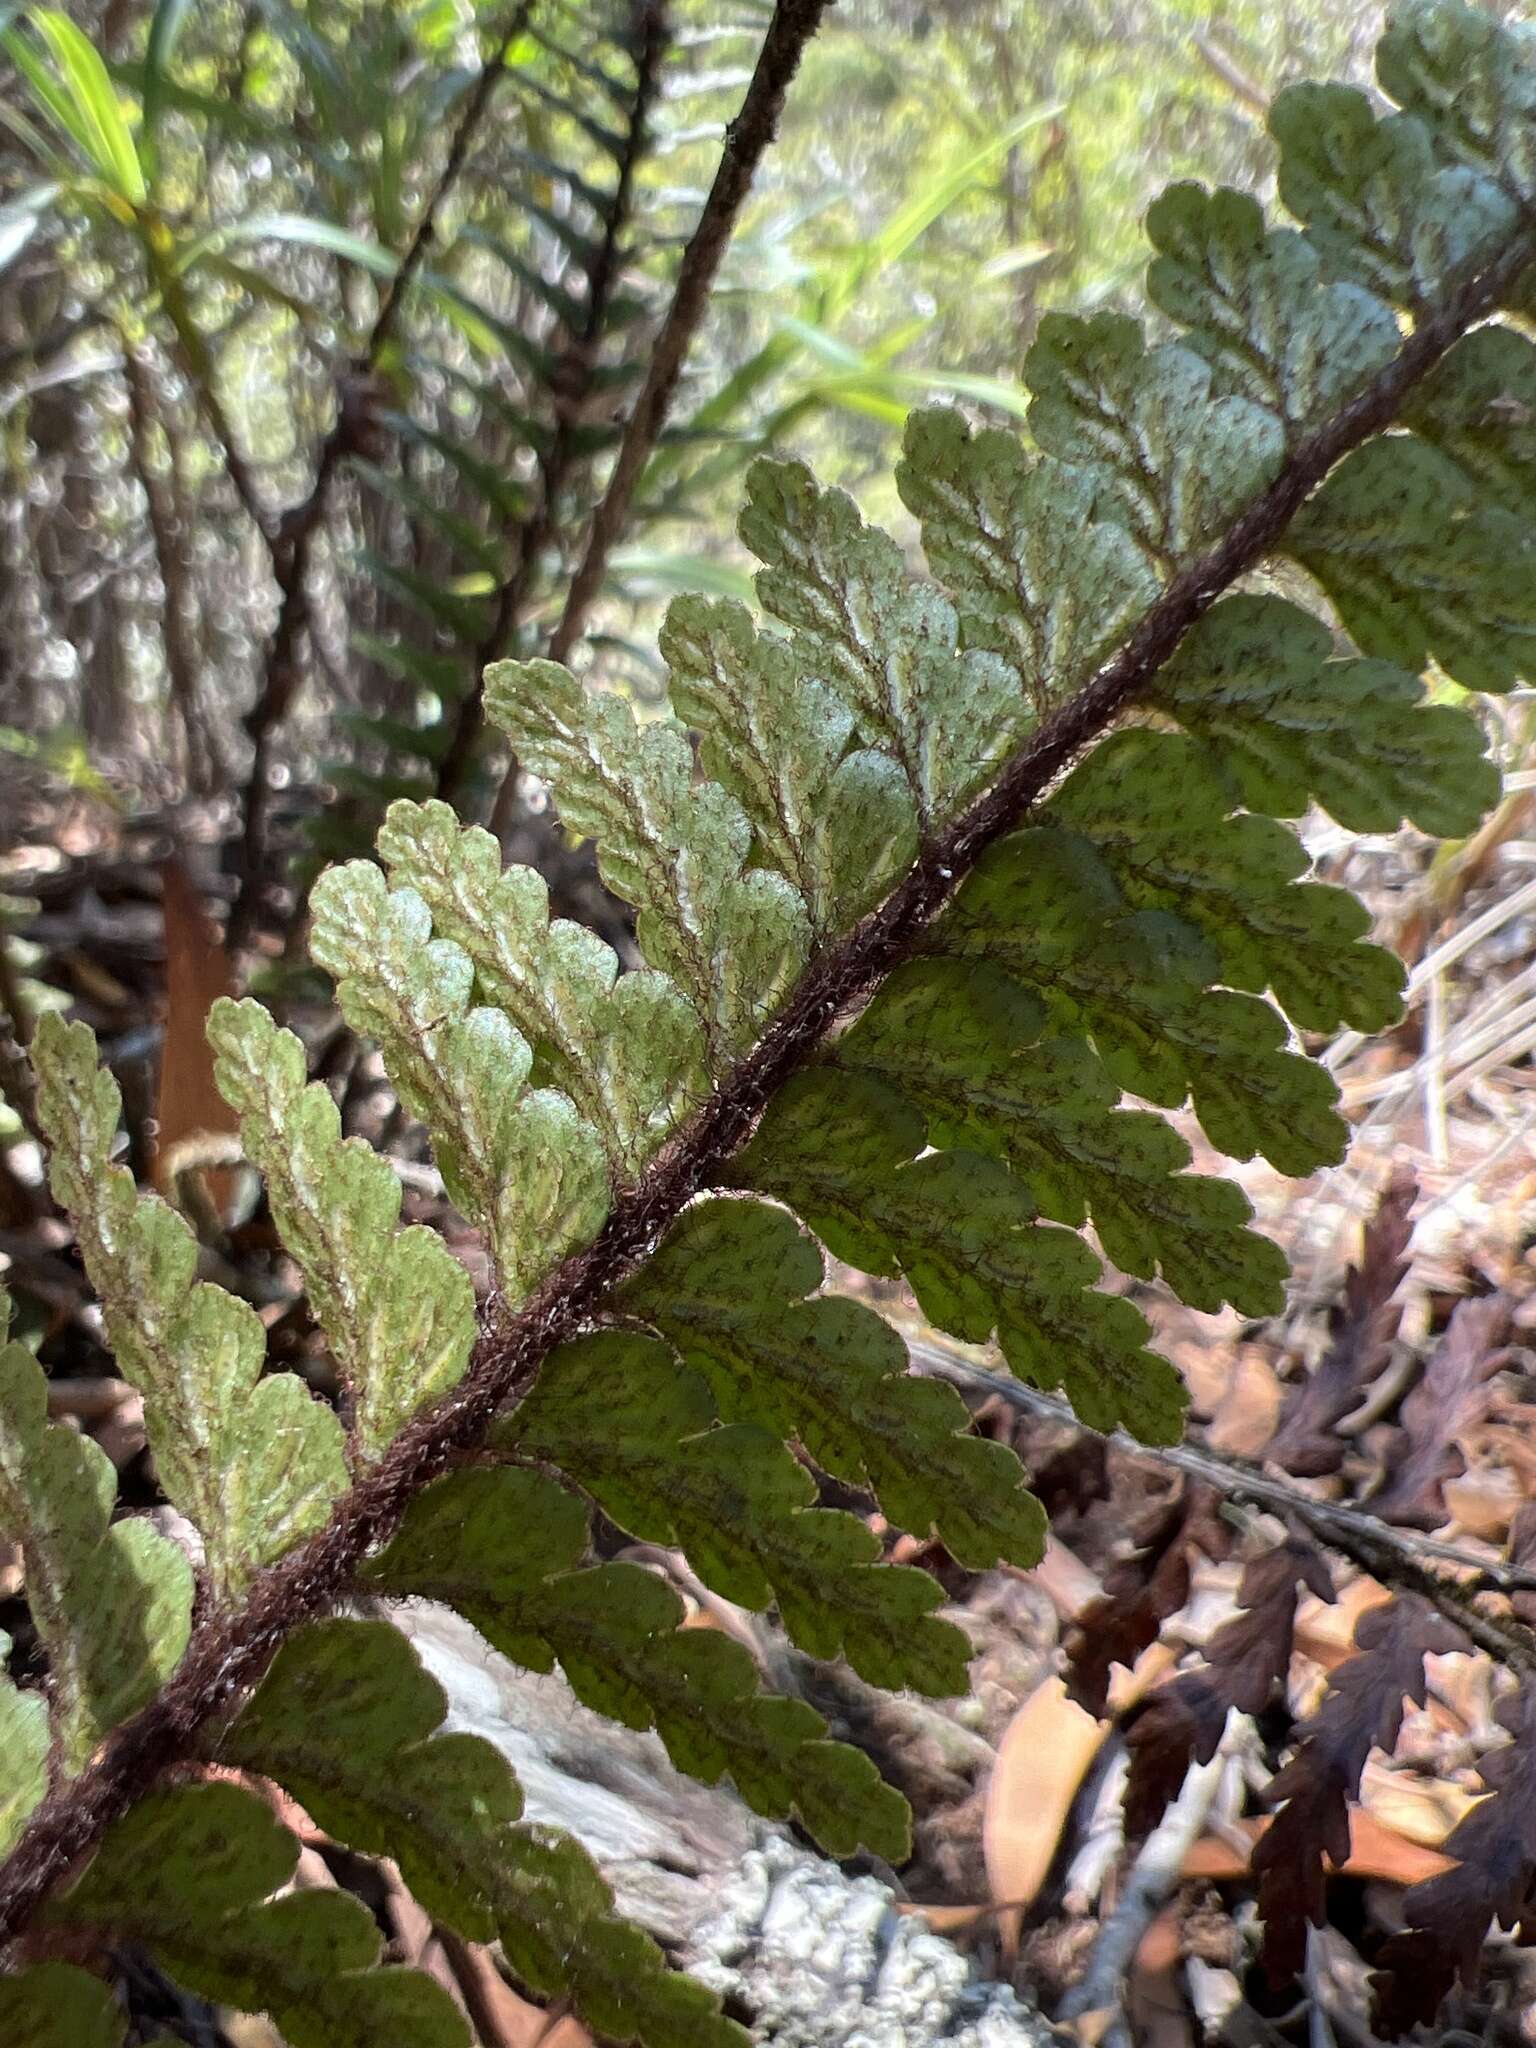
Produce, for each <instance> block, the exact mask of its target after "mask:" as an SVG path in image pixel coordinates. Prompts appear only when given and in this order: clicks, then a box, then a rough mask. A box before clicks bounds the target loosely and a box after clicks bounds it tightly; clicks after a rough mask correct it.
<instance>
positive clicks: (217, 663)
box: [0, 0, 1378, 953]
mask: <svg viewBox="0 0 1536 2048" xmlns="http://www.w3.org/2000/svg"><path fill="white" fill-rule="evenodd" d="M768 14H769V9H768V8H767V6H766V5H764V4H763V0H595V4H591V5H577V4H567V0H533V4H532V5H531V6H530V5H526V4H524V5H502V6H499V7H498V6H496V5H492V4H488V0H484V4H480V5H478V6H477V5H476V4H475V0H158V5H144V4H139V0H106V5H105V6H104V7H98V6H95V5H93V4H90V0H82V4H80V5H77V6H76V7H75V8H74V9H73V11H72V12H69V13H66V12H62V11H55V10H50V9H43V8H31V9H6V8H4V7H0V24H3V28H0V138H3V140H0V152H3V153H0V851H3V842H4V841H5V840H6V839H7V838H9V839H11V840H12V841H14V839H15V838H16V837H17V836H19V835H21V834H24V833H27V832H29V831H33V830H35V827H36V811H37V806H38V805H40V804H48V803H57V802H58V801H59V798H60V793H61V792H73V793H75V794H76V795H77V796H78V797H79V800H80V802H81V803H82V804H84V805H87V806H89V805H96V806H101V805H104V804H105V805H108V806H115V807H116V809H117V811H118V813H119V814H121V815H133V816H142V815H143V814H144V813H146V812H153V813H156V814H161V815H169V816H172V817H176V818H181V819H183V820H185V819H187V818H190V817H193V816H194V815H195V817H196V819H197V821H198V823H197V829H198V832H199V834H200V835H201V837H202V838H203V839H204V840H205V841H207V842H208V843H210V844H213V845H215V846H217V847H218V848H219V849H220V851H219V854H218V858H217V861H216V862H215V866H216V868H217V869H218V870H219V871H220V873H221V874H222V877H223V881H222V883H221V882H220V881H219V880H218V879H215V881H214V883H213V885H212V886H213V887H214V891H215V893H218V892H219V890H220V888H221V887H222V889H223V893H224V894H225V897H226V900H227V901H235V902H236V909H235V922H236V927H237V929H236V933H235V936H236V938H237V940H240V941H244V942H249V941H251V940H252V939H253V937H254V938H259V939H262V940H264V942H265V945H266V950H267V951H268V952H269V953H273V952H276V951H280V950H281V948H282V946H283V944H284V943H285V942H286V941H289V940H291V937H292V934H293V932H294V931H295V930H296V929H297V928H298V926H299V924H300V923H301V912H302V904H303V893H304V883H305V878H306V875H307V874H308V873H309V872H311V871H312V870H313V868H314V867H315V865H316V864H317V863H318V862H319V861H320V860H321V859H323V858H325V857H330V856H333V855H335V854H337V853H340V852H345V851H352V850H355V849H358V848H361V847H362V846H363V845H365V844H366V842H367V839H368V837H369V835H370V834H371V830H372V826H373V824H374V822H375V821H376V818H377V815H378V812H379V809H380V807H381V806H382V804H383V803H384V802H386V801H387V800H388V798H389V797H391V796H392V795H395V794H399V793H411V794H417V795H420V794H425V793H428V792H430V791H432V790H434V789H435V790H438V791H440V792H442V793H444V794H447V795H449V796H451V797H453V798H454V799H455V800H456V801H457V802H458V803H459V804H460V806H461V807H462V808H465V809H467V810H469V811H470V812H473V813H475V814H477V815H480V816H482V817H485V816H491V815H493V814H494V816H495V818H496V821H497V823H498V824H499V825H500V826H501V827H502V828H503V836H504V837H507V836H508V834H509V832H510V831H511V830H512V828H513V826H514V825H515V822H516V808H517V806H516V801H515V799H516V797H517V793H518V791H517V784H516V781H515V778H514V779H513V781H512V782H510V783H504V780H503V778H504V773H505V767H506V764H505V763H503V762H501V761H499V760H498V759H497V758H496V757H495V754H494V751H493V750H492V751H490V752H487V750H486V746H485V743H484V742H483V740H482V738H481V735H480V732H479V725H478V717H477V713H476V708H475V697H474V680H475V677H476V676H477V675H478V672H479V669H480V667H481V666H482V665H483V663H484V661H485V660H486V659H488V658H490V657H491V656H494V655H498V654H504V653H509V652H513V651H522V652H528V653H531V652H536V651H539V649H540V647H541V645H542V644H543V642H544V641H545V640H546V639H547V636H548V632H549V629H550V627H551V624H552V622H553V620H554V618H555V616H556V615H557V614H558V611H559V609H560V605H561V602H562V597H563V593H564V588H565V583H566V581H567V579H568V576H569V573H570V570H571V567H572V564H573V562H574V560H575V559H576V558H577V556H578V555H579V553H580V550H581V546H582V542H583V538H584V534H585V531H586V526H587V521H588V517H589V514H590V511H591V508H592V506H593V504H594V501H595V499H596V497H597V496H598V494H599V493H600V491H601V489H602V485H603V481H604V477H605V474H606V471H607V469H608V466H609V464H610V462H611V458H612V453H613V450H614V447H615V444H616V440H617V436H618V433H619V426H620V423H621V422H622V420H623V417H624V415H625V412H626V409H627V407H628V405H629V403H630V401H631V400H632V398H633V395H634V392H635V390H636V388H637V385H638V382H639V380H640V378H641V377H642V376H643V374H644V371H645V367H646V364H647V361H648V358H649V351H650V346H651V342H652V340H653V337H654V335H655V333H656V331H657V328H658V326H659V323H660V321H661V319H662V317H663V315H664V311H665V308H666V305H667V302H668V297H669V292H670V288H671V284H672V281H673V279H674V277H675V274H676V270H677V265H678V261H679V256H680V252H681V250H682V248H683V247H684V245H685V243H686V240H687V237H688V235H689V233H690V231H691V229H692V226H693V223H694V221H695V219H696V217H697V214H698V211H699V208H700V205H701V203H702V200H703V195H704V192H705V190H706V189H707V187H708V185H709V182H710V179H711V177H712V176H713V173H714V167H715V164H716V161H717V159H718V156H719V151H720V145H721V137H722V133H723V130H724V124H725V123H726V122H727V121H728V120H729V119H730V118H731V116H732V114H733V113H734V111H735V109H736V107H737V106H738V105H739V103H740V100H741V95H742V92H743V90H744V87H745V85H746V82H747V79H748V77H749V75H750V72H751V67H752V64H753V61H754V58H755V55H756V49H757V45H758V43H759V42H760V40H761V37H762V35H763V32H764V28H765V25H766V22H767V19H768ZM1377 26H1378V15H1377V10H1375V9H1374V8H1370V7H1367V8H1363V9H1362V8H1360V7H1358V6H1355V5H1352V4H1350V0H1225V4H1222V0H1217V4H1197V0H841V4H840V5H837V6H835V7H834V8H833V9H832V10H831V12H830V13H829V15H828V16H827V19H826V22H825V24H824V26H823V28H822V31H821V33H820V35H819V36H818V37H817V39H816V40H815V42H814V43H813V45H812V47H811V49H810V52H809V54H808V56H807V58H806V60H805V62H804V64H803V66H802V69H801V72H800V75H799V76H798V78H797V79H796V80H795V82H794V84H793V86H792V87H791V90H790V95H789V101H788V106H787V110H786V113H785V116H784V119H783V122H782V125H781V129H780V134H779V138H778V141H777V143H776V144H775V145H774V146H773V147H772V148H771V149H770V150H769V152H768V155H767V157H766V159H765V162H764V166H763V169H762V171H761V173H760V175H759V177H758V179H757V183H756V186H755V188H754V190H753V192H752V194H751V197H750V199H749V201H748V203H747V205H746V207H745V209H744V210H743V212H742V214H741V217H740V219H739V221H738V223H737V227H736V232H735V235H734V237H733V240H732V242H731V245H730V248H729V251H728V253H727V257H726V261H725V264H724V268H723V271H722V273H721V279H720V284H719V287H718V288H717V290H716V292H715V294H714V296H713V299H712V302H711V305H710V308H709V311H708V314H707V317H706V318H705V320H704V322H703V324H702V326H701V328H700V330H699V331H698V332H697V333H696V334H695V335H694V336H693V338H692V342H691V346H690V349H689V353H688V356H687V359H686V367H685V374H684V379H683V384H682V388H681V391H680V393H679V396H678V399H677V402H676V403H675V404H674V406H673V409H672V414H671V424H670V427H669V429H668V432H667V433H666V435H665V436H664V438H663V439H662V441H661V443H660V444H659V445H658V447H657V448H656V449H655V451H654V453H653V454H652V456H651V459H650V462H649V464H648V467H647V469H646V471H645V474H644V477H643V481H642V484H641V487H640V489H639V492H638V494H637V496H636V500H635V504H634V507H633V510H632V513H631V516H630V518H629V520H628V522H627V526H626V528H625V531H624V532H623V534H622V536H621V543H620V545H619V546H618V548H617V549H616V550H615V552H614V553H613V555H612V557H611V558H610V561H609V564H608V574H607V577H606V581H605V583H604V586H603V588H602V591H601V594H600V599H599V602H598V604H597V605H596V607H595V608H594V609H593V611H592V612H591V613H590V614H589V616H588V620H587V632H586V635H585V638H584V641H583V642H582V643H581V644H579V645H578V647H577V649H576V650H575V653H574V655H573V659H574V660H575V661H576V662H577V664H578V665H586V666H588V667H589V668H590V669H591V670H592V671H593V673H594V674H595V675H596V676H597V677H599V678H600V679H601V680H602V681H604V682H605V683H607V684H609V685H610V686H616V687H621V688H626V689H630V690H633V691H634V692H635V693H636V694H637V695H640V696H642V697H644V696H647V695H650V696H654V694H655V693H656V691H657V688H658V686H659V683H660V680H661V678H660V675H659V671H658V664H657V658H656V655H655V653H654V635H655V626H656V621H657V616H658V609H659V606H660V604H661V603H662V602H663V601H664V600H665V598H666V597H667V596H668V595H670V594H671V592H672V591H674V590H675V589H677V588H679V587H703V588H710V589H721V590H742V591H744V590H745V587H746V584H745V575H744V571H743V567H742V563H741V558H740V556H739V553H738V551H737V549H736V547H735V544H734V541H733V536H732V528H733V521H734V517H735V510H736V505H737V500H738V497H739V492H740V475H741V471H742V468H743V467H744V465H745V463H746V462H747V461H748V460H749V459H750V457H751V456H752V455H753V454H754V453H755V452H756V451H757V450H758V449H760V448H762V447H764V446H766V445H778V446H780V447H784V448H790V449H793V450H794V451H795V452H797V453H800V454H803V455H805V456H806V457H807V458H808V459H810V460H811V461H812V462H813V463H814V464H815V465H816V466H817V468H818V469H819V470H821V471H822V472H823V473H824V474H828V475H831V476H833V477H835V478H837V479H839V480H840V481H843V482H845V483H846V484H848V485H849V487H850V488H852V489H854V490H855V491H856V492H858V493H859V495H860V496H861V497H862V499H863V500H864V502H865V505H866V508H867V509H868V510H869V511H870V512H871V513H872V514H874V515H875V516H879V517H885V518H890V519H893V520H896V521H897V523H898V524H899V513H898V508H897V507H896V504H895V500H894V495H893V493H892V492H891V489H890V486H889V483H888V481H887V479H888V476H889V472H890V469H891V465H892V460H893V451H894V445H895V442H896V440H897V438H898V436H899V433H900V427H901V422H902V419H903V416H904V414H905V412H906V409H907V408H908V407H909V406H910V405H912V404H914V403H918V402H921V401H923V400H926V399H930V398H932V397H933V396H934V395H935V394H940V395H944V394H948V395H950V396H952V397H953V398H954V399H955V400H956V402H959V403H961V404H964V405H965V406H967V407H968V408H971V409H973V410H975V411H977V412H979V413H980V414H983V415H991V416H993V417H1012V418H1018V417H1020V416H1021V414H1022V410H1023V407H1022V402H1021V397H1020V385H1019V375H1020V369H1021V365H1022V362H1023V358H1024V355H1025V352H1026V350H1027V349H1028V347H1029V344H1030V340H1031V336H1032V334H1033V331H1034V328H1035V325H1036V323H1037V321H1038V320H1039V318H1040V315H1041V313H1042V311H1043V310H1045V309H1047V308H1049V307H1051V306H1053V305H1058V304H1061V303H1063V302H1070V303H1072V304H1074V305H1077V306H1080V307H1083V306H1091V305H1094V304H1099V303H1111V304H1118V305H1125V306H1129V307H1132V308H1134V307H1136V306H1137V305H1138V304H1139V277H1138V261H1139V255H1138V248H1139V244H1138V221H1139V217H1140V214H1141V212H1142V210H1143V209H1144V207H1145V205H1146V203H1147V201H1148V199H1149V198H1150V197H1151V196H1152V194H1153V193H1154V192H1155V190H1156V189H1157V188H1158V187H1160V186H1161V185H1162V184H1164V183H1166V182H1167V181H1168V180H1169V179H1171V178H1175V177H1179V176H1185V175H1200V176H1203V177H1206V178H1212V177H1214V178H1218V179H1225V180H1232V181H1236V182H1241V183H1243V184H1247V185H1250V186H1253V185H1257V186H1258V187H1259V188H1260V189H1262V188H1263V186H1264V183H1265V180H1266V177H1267V175H1268V167H1269V163H1270V147H1269V144H1268V141H1267V138H1266V134H1265V126H1264V111H1265V104H1266V101H1267V99H1268V97H1269V95H1270V94H1271V93H1272V92H1273V91H1274V90H1275V89H1276V88H1277V87H1278V86H1280V85H1281V84H1283V83H1284V82H1285V81H1286V80H1288V79H1289V78H1291V77H1293V76H1295V75H1297V74H1300V73H1306V72H1313V73H1317V72H1321V73H1324V74H1327V73H1332V74H1334V75H1354V76H1357V77H1358V76H1361V75H1362V74H1363V69H1364V63H1365V58H1366V54H1367V53H1368V51H1369V49H1370V46H1371V42H1372V40H1373V37H1374V35H1375V33H1376V30H1377ZM424 220H428V221H429V222H430V228H431V232H430V233H424V232H423V230H422V223H423V221H424ZM498 787H503V788H504V790H509V791H510V792H511V797H512V799H513V801H512V802H510V803H509V801H508V799H507V796H506V795H505V794H504V796H503V800H502V802H501V804H500V805H499V807H497V806H496V798H495V793H496V791H497V789H498ZM493 807H494V809H493Z"/></svg>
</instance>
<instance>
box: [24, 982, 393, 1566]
mask: <svg viewBox="0 0 1536 2048" xmlns="http://www.w3.org/2000/svg"><path fill="white" fill-rule="evenodd" d="M35 1054H36V1060H37V1072H38V1091H37V1115H38V1121H39V1123H40V1124H41V1126H42V1129H43V1131H44V1133H45V1135H46V1136H47V1138H48V1142H49V1144H50V1145H51V1147H52V1167H51V1179H52V1185H53V1191H54V1194H55V1195H56V1196H57V1197H58V1199H59V1201H60V1203H61V1204H62V1205H63V1206H64V1207H65V1208H66V1209H67V1210H68V1211H69V1213H70V1215H71V1216H72V1217H73V1219H74V1223H75V1230H76V1232H77V1234H78V1237H79V1240H80V1248H81V1251H82V1252H83V1254H84V1257H85V1266H86V1271H87V1272H88V1273H89V1275H90V1278H91V1284H92V1286H93V1287H95V1289H96V1291H97V1293H98V1294H99V1295H100V1296H101V1300H102V1305H103V1309H104V1311H105V1316H106V1325H107V1336H108V1340H109V1342H110V1343H111V1346H112V1349H113V1351H114V1352H115V1353H116V1354H117V1357H118V1359H119V1361H120V1362H121V1365H122V1367H123V1371H124V1373H125V1374H126V1375H127V1377H128V1378H129V1379H130V1380H131V1381H132V1383H133V1385H134V1386H135V1387H137V1388H138V1390H139V1392H140V1393H141V1394H142V1395H143V1397H144V1422H145V1428H146V1430H147V1431H148V1435H149V1441H150V1444H151V1446H152V1448H153V1450H154V1454H155V1466H156V1470H157V1472H158V1474H159V1477H160V1484H161V1485H162V1486H163V1487H164V1489H165V1492H166V1495H167V1497H168V1498H169V1499H170V1501H171V1502H172V1504H173V1505H174V1506H175V1507H177V1508H179V1509H180V1510H181V1512H182V1513H183V1514H184V1515H185V1516H186V1517H187V1519H188V1521H190V1522H191V1523H192V1524H193V1526H194V1527H195V1528H196V1529H197V1531H198V1533H199V1535H200V1536H201V1537H202V1539H203V1543H204V1546H205V1549H206V1552H207V1558H208V1570H209V1575H210V1577H211V1578H212V1581H213V1584H214V1586H215V1588H216V1589H217V1591H218V1593H219V1595H220V1597H221V1598H223V1599H226V1600H228V1599H233V1598H234V1597H235V1596H236V1595H238V1593H239V1592H240V1590H241V1588H242V1587H243V1586H244V1585H245V1583H246V1581H247V1579H248V1578H249V1576H250V1574H251V1573H252V1572H253V1571H255V1570H256V1569H257V1568H258V1567H259V1566H261V1565H264V1564H267V1563H269V1562H270V1561H271V1560H272V1559H273V1558H276V1557H280V1556H281V1555H282V1554H283V1552H284V1551H286V1550H289V1549H291V1548H292V1547H293V1545H294V1544H296V1543H298V1542H300V1541H301V1540H302V1539H303V1538H304V1537H305V1536H308V1535H310V1534H311V1533H312V1532H313V1531H314V1530H316V1529H317V1528H319V1527H320V1526H321V1525H322V1524H323V1523H324V1521H325V1519H326V1516H327V1515H328V1514H329V1512H330V1509H331V1504H332V1502H333V1501H334V1500H335V1499H336V1497H337V1496H338V1495H339V1494H340V1493H341V1492H342V1491H343V1489H344V1487H345V1485H346V1470H345V1466H344V1464H343V1461H342V1454H341V1432H340V1430H339V1429H338V1427H337V1425H336V1418H335V1417H334V1416H333V1415H332V1414H331V1413H330V1412H329V1411H328V1410H327V1409H325V1408H323V1407H321V1406H320V1405H319V1403H318V1402H316V1401H315V1400H313V1399H312V1398H311V1396H310V1394H309V1392H308V1389H307V1388H306V1387H305V1386H304V1385H303V1383H302V1382H301V1381H300V1380H298V1379H295V1378H294V1376H293V1375H292V1374H291V1373H280V1374H274V1375H273V1376H272V1377H271V1378H270V1379H263V1378H262V1376H261V1374H262V1362H263V1360H264V1358H265V1356H266V1333H265V1332H264V1331H263V1329H262V1326H261V1321H260V1318H259V1317H258V1316H257V1314H256V1311H255V1310H254V1309H253V1308H252V1307H251V1306H250V1304H249V1303H248V1302H243V1301H239V1300H237V1299H236V1298H235V1297H234V1296H233V1295H231V1294H226V1293H225V1292H224V1290H223V1289H222V1288H220V1287H215V1286H213V1285H212V1284H211V1283H209V1282H207V1281H199V1280H198V1279H197V1277H196V1275H197V1263H198V1255H197V1240H196V1239H195V1238H194V1237H193V1235H192V1232H191V1230H190V1229H189V1228H188V1226H187V1224H186V1222H185V1221H184V1220H183V1218H182V1217H181V1216H180V1215H178V1214H177V1212H176V1211H175V1210H174V1209H171V1208H170V1207H168V1205H167V1204H166V1203H164V1202H163V1201H161V1200H160V1198H159V1196H157V1195H141V1194H139V1192H138V1190H137V1189H136V1188H135V1186H134V1183H133V1176H132V1174H130V1173H129V1172H128V1171H127V1169H126V1168H125V1167H122V1166H114V1165H113V1164H112V1163H111V1159H112V1149H113V1145H114V1144H115V1142H116V1137H117V1122H118V1111H119V1107H120V1098H119V1095H118V1090H117V1085H116V1083H115V1082H114V1081H113V1080H112V1078H111V1076H110V1075H109V1074H107V1073H105V1072H103V1071H102V1069H101V1068H100V1067H99V1066H98V1065H97V1059H96V1041H95V1038H94V1037H93V1036H92V1034H91V1032H90V1030H89V1029H88V1028H87V1027H86V1026H85V1025H84V1024H65V1023H64V1021H63V1019H62V1018H60V1017H59V1016H57V1015H56V1014H51V1015H47V1016H45V1017H43V1018H42V1019H41V1020H40V1022H39V1025H38V1034H37V1044H36V1047H35ZM385 1171H386V1172H387V1171H388V1169H387V1168H386V1169H385Z"/></svg>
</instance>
